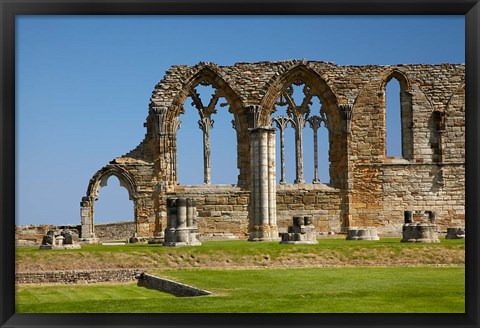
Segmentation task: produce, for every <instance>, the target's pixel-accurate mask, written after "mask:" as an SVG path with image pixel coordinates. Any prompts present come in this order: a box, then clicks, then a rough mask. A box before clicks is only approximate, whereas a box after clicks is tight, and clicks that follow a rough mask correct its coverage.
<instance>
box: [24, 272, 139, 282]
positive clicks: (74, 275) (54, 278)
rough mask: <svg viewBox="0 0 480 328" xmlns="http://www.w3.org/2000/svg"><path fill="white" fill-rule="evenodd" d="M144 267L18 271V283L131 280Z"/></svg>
mask: <svg viewBox="0 0 480 328" xmlns="http://www.w3.org/2000/svg"><path fill="white" fill-rule="evenodd" d="M143 271H144V270H142V269H104V270H74V271H45V272H16V273H15V283H16V284H78V283H84V284H86V283H97V282H130V281H135V280H137V279H138V277H139V276H140V274H141V273H142V272H143Z"/></svg>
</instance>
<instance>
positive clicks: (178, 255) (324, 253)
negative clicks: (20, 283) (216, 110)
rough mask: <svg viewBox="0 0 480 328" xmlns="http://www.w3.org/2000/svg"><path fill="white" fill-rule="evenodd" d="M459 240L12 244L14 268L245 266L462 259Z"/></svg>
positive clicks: (419, 263) (395, 263) (434, 262)
mask: <svg viewBox="0 0 480 328" xmlns="http://www.w3.org/2000/svg"><path fill="white" fill-rule="evenodd" d="M464 264H465V242H464V240H445V239H442V242H441V243H439V244H412V243H401V242H400V239H399V238H382V239H381V240H378V241H347V240H345V239H320V240H319V243H318V244H317V245H280V244H279V243H276V242H260V243H259V242H247V241H207V242H204V243H203V245H202V246H200V247H177V248H175V247H164V246H161V245H148V244H127V245H117V246H106V245H82V248H81V249H77V250H55V251H40V250H39V249H38V247H17V249H16V270H17V272H33V271H35V272H36V271H53V270H79V269H109V268H111V269H113V268H147V269H154V268H246V267H269V268H291V267H322V266H426V265H460V266H462V265H464Z"/></svg>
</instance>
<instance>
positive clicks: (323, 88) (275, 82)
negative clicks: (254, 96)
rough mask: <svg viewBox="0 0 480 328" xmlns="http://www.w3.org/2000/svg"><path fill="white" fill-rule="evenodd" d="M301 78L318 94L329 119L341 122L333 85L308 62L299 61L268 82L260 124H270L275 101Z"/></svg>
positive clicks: (262, 104) (262, 103)
mask: <svg viewBox="0 0 480 328" xmlns="http://www.w3.org/2000/svg"><path fill="white" fill-rule="evenodd" d="M298 79H301V80H302V81H303V82H305V83H306V84H308V86H309V87H311V88H312V90H313V93H314V94H315V95H316V96H318V97H319V98H320V99H321V101H322V104H323V105H324V106H325V110H326V113H327V115H328V116H329V119H330V120H332V121H338V124H339V123H340V119H339V114H338V103H339V102H338V96H337V95H336V93H335V92H334V89H333V88H332V86H331V85H330V84H329V83H328V82H327V79H325V78H324V77H323V76H322V75H321V74H320V73H318V72H317V71H316V70H315V69H314V68H312V67H310V66H309V65H308V63H305V62H299V63H297V64H296V65H295V66H293V67H291V68H289V69H288V70H286V71H285V72H284V73H283V74H281V75H279V76H277V77H274V78H272V80H271V81H269V82H268V83H267V86H268V90H267V92H266V94H265V96H264V97H263V98H262V101H261V106H260V107H261V112H260V115H259V125H265V124H268V119H269V117H270V115H271V114H272V113H273V108H274V104H275V101H276V100H277V99H278V97H279V96H280V94H281V93H282V92H283V90H284V88H285V87H287V86H289V85H290V84H292V83H293V82H295V81H296V80H298Z"/></svg>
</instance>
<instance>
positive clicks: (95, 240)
mask: <svg viewBox="0 0 480 328" xmlns="http://www.w3.org/2000/svg"><path fill="white" fill-rule="evenodd" d="M79 242H80V244H99V243H100V239H98V238H96V237H92V238H81V239H80V241H79Z"/></svg>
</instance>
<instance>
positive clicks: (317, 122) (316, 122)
mask: <svg viewBox="0 0 480 328" xmlns="http://www.w3.org/2000/svg"><path fill="white" fill-rule="evenodd" d="M307 122H308V124H309V125H310V127H311V128H312V129H313V131H316V130H318V129H319V128H320V126H321V124H322V122H324V120H323V118H321V117H320V116H317V115H314V116H310V117H309V118H308V119H307Z"/></svg>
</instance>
